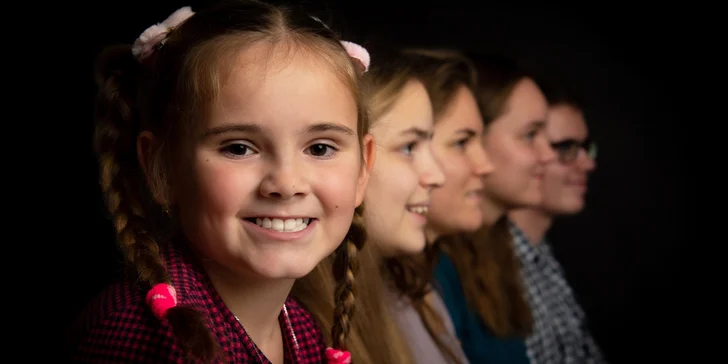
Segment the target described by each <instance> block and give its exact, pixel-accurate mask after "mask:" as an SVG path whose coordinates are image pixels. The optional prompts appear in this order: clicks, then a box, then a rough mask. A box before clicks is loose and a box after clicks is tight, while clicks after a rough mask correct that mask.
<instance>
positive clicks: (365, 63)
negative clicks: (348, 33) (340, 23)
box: [341, 40, 371, 72]
mask: <svg viewBox="0 0 728 364" xmlns="http://www.w3.org/2000/svg"><path fill="white" fill-rule="evenodd" d="M341 45H343V46H344V49H346V53H348V54H349V57H351V58H354V59H356V60H357V61H359V63H361V66H362V67H363V71H362V72H366V71H367V70H369V63H370V62H371V61H370V59H369V51H367V50H366V48H364V47H362V46H360V45H358V44H356V43H353V42H349V41H345V40H342V41H341Z"/></svg>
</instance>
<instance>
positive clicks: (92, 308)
mask: <svg viewBox="0 0 728 364" xmlns="http://www.w3.org/2000/svg"><path fill="white" fill-rule="evenodd" d="M173 337H174V336H173V335H172V330H171V327H170V326H169V324H168V323H166V322H162V321H159V320H157V318H155V317H154V316H153V315H152V314H151V313H150V312H149V310H147V309H146V305H145V304H144V299H143V292H141V290H140V289H139V288H138V287H136V286H135V285H134V284H133V283H132V282H129V281H120V282H117V283H114V284H112V285H110V286H108V287H106V288H105V289H104V290H103V291H102V292H101V293H100V294H98V295H97V296H96V297H95V298H94V299H93V300H92V301H91V302H90V303H89V305H88V306H87V307H86V309H85V310H84V311H83V312H82V313H81V315H80V316H79V317H78V318H77V320H76V322H75V323H74V325H73V326H72V327H71V330H70V332H69V333H68V337H67V341H66V350H67V353H68V355H69V356H70V359H72V360H73V361H74V362H83V363H89V362H107V361H115V362H120V361H122V362H128V361H132V362H139V363H147V362H149V363H151V362H170V361H172V362H174V361H177V360H181V352H180V350H179V349H178V348H177V346H176V344H175V343H174V339H173Z"/></svg>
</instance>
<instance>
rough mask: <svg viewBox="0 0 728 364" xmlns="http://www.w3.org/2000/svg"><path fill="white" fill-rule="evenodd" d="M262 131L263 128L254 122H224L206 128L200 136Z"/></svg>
mask: <svg viewBox="0 0 728 364" xmlns="http://www.w3.org/2000/svg"><path fill="white" fill-rule="evenodd" d="M262 131H263V128H261V127H260V126H258V125H254V124H226V125H221V126H216V127H214V128H210V129H207V130H206V131H205V134H203V135H202V138H203V139H206V138H209V137H211V136H215V135H222V134H227V133H232V132H238V133H250V134H257V133H260V132H262Z"/></svg>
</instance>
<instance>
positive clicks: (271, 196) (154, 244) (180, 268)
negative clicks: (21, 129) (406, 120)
mask: <svg viewBox="0 0 728 364" xmlns="http://www.w3.org/2000/svg"><path fill="white" fill-rule="evenodd" d="M368 66H369V58H368V54H367V52H366V50H364V49H363V48H361V47H359V46H357V45H356V44H353V43H349V42H341V41H339V40H338V38H337V37H336V35H335V34H334V33H332V32H331V31H330V30H329V29H328V28H327V27H325V26H324V25H323V24H322V23H321V22H320V21H318V20H316V19H314V18H311V17H309V16H308V15H306V14H305V13H301V12H299V11H296V10H295V9H288V8H282V7H274V6H271V5H268V4H264V3H260V2H256V1H241V0H238V1H223V2H220V3H217V4H216V5H214V6H212V7H209V8H207V9H204V10H202V11H200V12H198V13H193V12H192V11H191V10H190V8H182V9H180V10H178V11H177V12H175V13H173V14H172V15H171V16H170V17H169V18H168V19H167V20H165V21H164V22H162V23H160V24H157V25H154V26H152V27H150V28H149V29H147V30H146V31H145V32H144V33H143V34H142V35H141V36H140V37H139V39H137V41H136V42H135V43H134V44H133V45H132V46H121V47H115V48H112V49H111V50H109V51H107V52H105V54H104V55H103V57H102V58H101V60H100V63H99V73H98V80H99V85H100V92H99V96H98V100H97V109H96V119H97V127H96V133H95V148H96V151H97V153H98V155H99V159H100V171H101V184H102V187H103V190H104V192H105V193H106V197H107V202H108V207H109V211H110V212H111V214H112V217H113V222H114V226H115V228H116V231H117V237H118V241H119V243H120V245H121V248H122V251H123V252H124V253H125V256H126V260H127V261H128V263H129V264H130V266H131V267H133V268H135V272H134V273H132V274H131V275H130V277H131V278H128V279H126V280H124V281H122V282H118V283H115V284H113V285H111V286H110V287H108V288H107V289H105V290H104V291H103V292H102V293H101V294H100V295H99V296H98V297H97V298H96V299H95V300H94V302H92V303H91V305H90V306H89V307H88V308H87V310H86V311H85V312H84V314H83V315H82V317H81V318H80V319H79V321H78V323H77V325H75V326H74V328H73V330H72V331H71V333H70V336H69V341H68V348H69V351H70V352H69V355H70V357H71V359H72V360H73V361H75V362H85V363H108V362H115V363H121V362H134V363H169V362H174V363H183V362H184V363H188V362H205V363H209V362H214V363H219V362H227V363H321V362H324V361H325V359H324V358H328V359H329V362H330V363H346V362H349V360H350V358H349V353H347V352H345V351H342V350H340V349H341V348H342V343H343V340H344V339H345V338H346V334H347V327H348V326H347V325H348V322H347V316H348V314H349V312H348V310H349V309H350V307H349V306H345V305H338V306H337V309H336V319H335V320H334V322H333V323H332V326H333V328H332V331H333V332H335V333H337V337H338V338H339V340H336V341H334V348H328V349H327V348H326V347H325V344H324V342H323V337H322V335H321V332H320V329H319V328H318V326H317V324H316V323H315V321H314V319H313V318H312V317H311V315H310V314H309V313H308V312H307V311H305V310H304V309H303V308H302V306H301V305H300V304H299V303H298V302H297V301H296V300H295V299H292V298H290V297H289V291H290V289H291V287H292V285H293V282H294V280H295V279H297V278H300V277H302V276H304V275H306V274H307V273H309V272H310V271H311V270H312V269H313V268H314V267H315V266H316V264H317V263H319V262H320V261H321V260H323V259H324V258H325V257H327V256H329V255H331V254H332V253H334V255H335V256H336V257H337V259H336V260H337V263H341V264H338V265H336V266H335V267H334V274H335V276H336V277H337V279H339V280H340V282H341V283H340V284H339V286H338V287H337V290H336V296H337V302H344V298H345V297H347V296H349V295H351V293H350V292H349V289H350V287H351V286H352V282H351V281H352V279H353V275H352V274H351V273H350V271H351V267H352V266H353V265H355V263H356V259H355V253H356V249H358V248H359V247H361V244H362V243H363V242H364V234H363V230H361V228H360V227H359V226H358V225H356V224H352V218H353V216H354V210H355V208H356V207H357V206H359V205H360V204H361V202H362V200H363V195H364V191H365V189H366V184H367V180H368V175H369V170H370V168H371V164H372V163H373V158H374V153H375V152H374V147H373V142H372V139H371V136H369V135H366V131H367V129H368V122H367V115H366V112H364V105H363V103H362V98H361V96H360V91H359V78H360V75H361V74H362V73H363V72H366V70H367V68H368ZM342 241H343V243H342Z"/></svg>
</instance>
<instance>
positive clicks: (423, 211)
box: [407, 206, 429, 216]
mask: <svg viewBox="0 0 728 364" xmlns="http://www.w3.org/2000/svg"><path fill="white" fill-rule="evenodd" d="M428 210H429V207H427V206H409V207H407V211H409V212H412V213H415V214H418V215H422V216H425V215H427V211H428Z"/></svg>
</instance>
